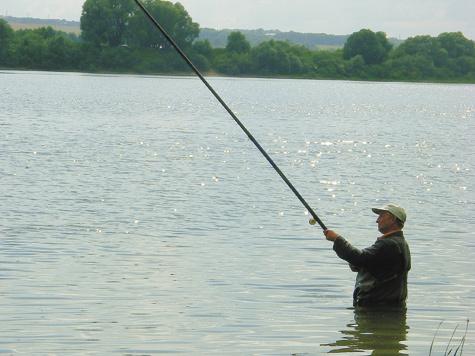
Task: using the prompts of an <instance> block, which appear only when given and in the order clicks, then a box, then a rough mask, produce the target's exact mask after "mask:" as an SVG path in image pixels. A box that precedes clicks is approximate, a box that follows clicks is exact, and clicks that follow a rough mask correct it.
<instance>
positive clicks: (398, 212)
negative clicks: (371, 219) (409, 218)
mask: <svg viewBox="0 0 475 356" xmlns="http://www.w3.org/2000/svg"><path fill="white" fill-rule="evenodd" d="M372 210H373V213H375V214H381V212H383V211H389V212H390V213H391V214H393V215H394V216H395V217H397V218H398V219H399V220H401V221H402V222H406V211H405V210H404V208H403V207H402V206H400V205H398V204H394V203H389V204H386V205H383V206H382V207H380V208H373V209H372Z"/></svg>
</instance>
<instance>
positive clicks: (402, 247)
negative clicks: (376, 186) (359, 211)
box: [324, 203, 411, 306]
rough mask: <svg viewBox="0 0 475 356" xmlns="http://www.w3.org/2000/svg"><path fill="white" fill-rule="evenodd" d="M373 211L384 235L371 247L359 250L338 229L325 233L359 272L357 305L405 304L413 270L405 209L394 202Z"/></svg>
mask: <svg viewBox="0 0 475 356" xmlns="http://www.w3.org/2000/svg"><path fill="white" fill-rule="evenodd" d="M372 210H373V212H374V213H375V214H378V215H379V216H378V219H377V220H376V223H377V224H378V230H379V231H380V232H381V233H382V234H383V235H382V236H380V237H379V238H378V239H377V240H376V242H375V243H374V244H373V245H372V246H370V247H368V248H365V249H363V250H359V249H357V248H355V247H353V246H352V245H351V244H350V243H348V241H346V240H345V239H344V238H343V237H342V236H340V235H339V234H338V233H336V232H335V231H332V230H325V231H324V234H325V237H326V239H327V240H329V241H333V250H334V251H335V252H336V254H337V255H338V256H339V257H340V258H341V259H343V260H345V261H347V262H349V264H350V268H351V269H352V271H354V272H358V275H357V277H356V284H355V290H354V293H353V304H354V305H355V306H386V305H387V306H404V305H405V303H406V298H407V275H408V272H409V270H410V269H411V254H410V251H409V246H408V244H407V242H406V240H405V239H404V235H403V233H402V229H403V227H404V223H405V222H406V212H405V211H404V209H403V208H402V207H401V206H399V205H397V204H392V203H391V204H387V205H384V206H382V207H380V208H373V209H372Z"/></svg>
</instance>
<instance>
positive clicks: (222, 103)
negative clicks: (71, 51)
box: [134, 0, 327, 230]
mask: <svg viewBox="0 0 475 356" xmlns="http://www.w3.org/2000/svg"><path fill="white" fill-rule="evenodd" d="M134 1H135V3H136V4H137V5H138V6H139V7H140V8H141V9H142V11H143V12H144V14H145V15H147V17H148V18H149V19H150V21H152V23H153V24H154V25H155V27H157V29H158V30H159V31H160V32H161V33H162V35H163V36H164V37H165V38H166V39H167V41H168V42H169V43H170V44H171V45H172V46H173V48H175V50H176V51H177V52H178V54H179V55H180V56H181V57H182V58H183V60H184V61H185V62H186V63H187V64H188V65H189V66H190V68H191V69H192V70H193V72H195V74H196V75H197V76H198V77H199V78H200V79H201V81H202V82H203V84H204V85H206V87H207V88H208V89H209V91H210V92H211V93H212V94H213V95H214V96H215V98H216V99H217V100H218V101H219V102H220V103H221V105H222V106H223V107H224V108H225V109H226V111H227V112H228V113H229V115H231V117H232V118H233V119H234V121H236V123H237V124H238V125H239V127H240V128H241V129H242V130H243V131H244V133H245V134H246V135H247V137H249V139H250V140H251V141H252V143H254V145H255V146H256V147H257V149H258V150H259V151H260V152H261V153H262V155H263V156H264V157H265V158H266V159H267V161H268V162H269V163H270V164H271V166H272V167H273V168H274V169H275V171H276V172H277V173H278V174H279V175H280V177H281V178H282V179H283V181H284V182H285V183H286V184H287V185H288V186H289V188H290V189H291V190H292V192H293V193H294V194H295V196H296V197H297V198H298V199H299V200H300V202H301V203H302V204H303V206H304V207H305V208H306V209H307V210H308V212H309V213H310V214H311V215H312V219H310V221H309V222H310V224H311V225H315V224H316V223H317V222H318V224H319V225H320V226H321V228H322V229H323V230H326V229H327V227H326V226H325V224H323V222H322V221H321V220H320V218H319V217H318V216H317V214H315V212H314V211H313V209H312V208H311V207H310V205H308V203H307V202H306V201H305V199H304V198H303V197H302V195H300V193H299V192H298V191H297V189H295V187H294V186H293V185H292V183H291V182H290V181H289V180H288V178H287V177H286V176H285V174H284V173H283V172H282V171H281V170H280V168H279V167H278V166H277V164H275V162H274V161H273V160H272V158H271V157H270V156H269V155H268V154H267V152H266V151H264V149H263V148H262V146H261V145H260V144H259V142H257V140H256V139H255V138H254V136H252V134H251V133H250V132H249V130H248V129H247V128H246V127H245V126H244V124H243V123H242V122H241V121H240V120H239V119H238V118H237V116H236V115H235V114H234V112H233V111H232V110H231V109H230V108H229V106H228V105H227V104H226V103H225V102H224V100H223V99H221V97H220V96H219V95H218V93H217V92H216V91H215V90H214V89H213V87H212V86H211V85H210V84H209V83H208V81H207V80H206V79H205V78H204V77H203V75H201V73H200V71H199V70H198V69H197V68H196V67H195V65H194V64H193V63H192V62H191V61H190V60H189V59H188V57H187V56H186V55H185V54H184V53H183V51H182V50H181V49H180V47H178V45H177V44H176V43H175V41H173V39H172V38H171V37H170V36H169V35H168V34H167V33H166V32H165V30H164V29H163V28H162V26H160V24H159V23H158V22H157V21H156V20H155V19H154V18H153V16H152V15H151V14H150V12H148V10H147V9H146V8H145V7H144V6H143V5H142V3H141V2H140V1H139V0H134Z"/></svg>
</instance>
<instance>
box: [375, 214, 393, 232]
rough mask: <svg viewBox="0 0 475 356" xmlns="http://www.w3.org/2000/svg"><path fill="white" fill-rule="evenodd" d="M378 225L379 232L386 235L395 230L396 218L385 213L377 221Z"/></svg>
mask: <svg viewBox="0 0 475 356" xmlns="http://www.w3.org/2000/svg"><path fill="white" fill-rule="evenodd" d="M376 223H377V224H378V230H379V232H380V233H382V234H386V233H388V232H390V231H392V230H394V224H395V218H394V216H392V215H391V214H389V212H387V211H383V212H381V214H379V216H378V218H377V219H376Z"/></svg>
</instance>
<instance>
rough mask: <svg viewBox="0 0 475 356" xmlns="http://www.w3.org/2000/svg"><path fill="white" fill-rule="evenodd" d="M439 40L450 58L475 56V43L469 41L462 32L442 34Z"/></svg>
mask: <svg viewBox="0 0 475 356" xmlns="http://www.w3.org/2000/svg"><path fill="white" fill-rule="evenodd" d="M437 40H438V42H439V43H440V46H441V47H442V48H443V49H445V50H446V51H447V53H448V55H449V57H450V58H459V57H462V56H469V57H470V56H472V57H473V56H475V42H474V41H472V40H469V39H467V38H466V37H465V36H464V35H463V34H462V32H450V33H449V32H445V33H441V34H440V35H439V36H438V37H437Z"/></svg>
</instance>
